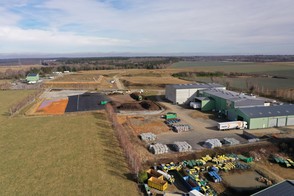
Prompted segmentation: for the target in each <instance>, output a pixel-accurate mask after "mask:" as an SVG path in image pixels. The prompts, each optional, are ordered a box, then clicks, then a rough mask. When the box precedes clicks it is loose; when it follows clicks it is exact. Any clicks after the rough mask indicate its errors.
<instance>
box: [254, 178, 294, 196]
mask: <svg viewBox="0 0 294 196" xmlns="http://www.w3.org/2000/svg"><path fill="white" fill-rule="evenodd" d="M278 195H281V196H294V180H285V181H283V182H280V183H278V184H275V185H273V186H270V187H268V188H266V189H264V190H261V191H259V192H257V193H255V194H253V195H252V196H278Z"/></svg>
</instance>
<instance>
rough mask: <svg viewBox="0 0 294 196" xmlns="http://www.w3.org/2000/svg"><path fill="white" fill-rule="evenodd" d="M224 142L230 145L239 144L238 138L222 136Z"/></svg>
mask: <svg viewBox="0 0 294 196" xmlns="http://www.w3.org/2000/svg"><path fill="white" fill-rule="evenodd" d="M223 141H224V144H229V145H230V146H232V145H237V144H240V141H239V140H236V139H235V138H227V137H226V138H224V140H223Z"/></svg>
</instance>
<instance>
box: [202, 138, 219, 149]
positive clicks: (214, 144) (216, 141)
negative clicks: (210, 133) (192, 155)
mask: <svg viewBox="0 0 294 196" xmlns="http://www.w3.org/2000/svg"><path fill="white" fill-rule="evenodd" d="M203 146H204V147H206V148H215V147H221V146H222V143H221V142H220V141H219V139H208V140H206V141H205V142H204V145H203Z"/></svg>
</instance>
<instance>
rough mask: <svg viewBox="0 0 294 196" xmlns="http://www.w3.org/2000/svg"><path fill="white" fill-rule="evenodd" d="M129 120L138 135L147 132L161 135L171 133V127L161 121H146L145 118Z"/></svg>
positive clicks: (130, 118) (131, 118)
mask: <svg viewBox="0 0 294 196" xmlns="http://www.w3.org/2000/svg"><path fill="white" fill-rule="evenodd" d="M127 120H128V121H129V122H130V124H131V126H132V128H133V130H134V132H135V134H136V135H139V134H141V133H147V132H151V133H154V134H160V133H163V132H168V131H170V130H169V127H168V126H167V125H166V124H164V122H163V121H161V120H157V119H146V118H144V117H129V118H128V119H127Z"/></svg>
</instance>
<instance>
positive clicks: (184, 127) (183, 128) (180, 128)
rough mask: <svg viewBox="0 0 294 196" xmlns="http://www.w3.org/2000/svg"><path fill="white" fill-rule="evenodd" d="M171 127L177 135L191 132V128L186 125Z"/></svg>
mask: <svg viewBox="0 0 294 196" xmlns="http://www.w3.org/2000/svg"><path fill="white" fill-rule="evenodd" d="M172 127H173V130H174V131H175V132H177V133H181V132H186V131H190V130H191V127H190V126H189V125H186V124H180V125H173V126H172Z"/></svg>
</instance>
